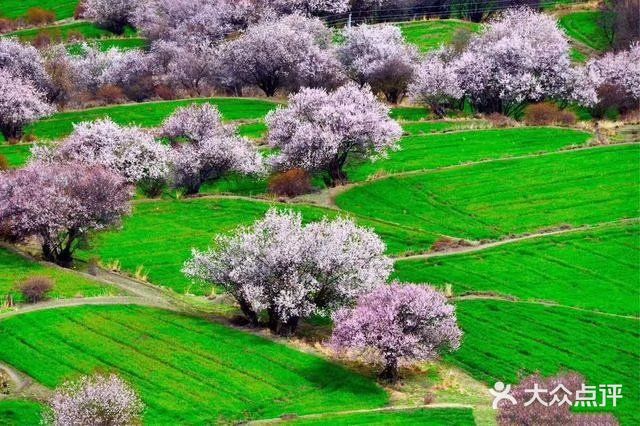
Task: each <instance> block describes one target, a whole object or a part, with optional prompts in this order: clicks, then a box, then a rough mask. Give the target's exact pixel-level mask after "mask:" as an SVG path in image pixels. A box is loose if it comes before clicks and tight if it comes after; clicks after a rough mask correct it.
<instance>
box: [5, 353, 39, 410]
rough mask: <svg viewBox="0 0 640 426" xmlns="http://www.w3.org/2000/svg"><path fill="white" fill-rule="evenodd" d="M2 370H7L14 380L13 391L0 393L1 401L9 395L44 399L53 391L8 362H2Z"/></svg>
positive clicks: (10, 377)
mask: <svg viewBox="0 0 640 426" xmlns="http://www.w3.org/2000/svg"><path fill="white" fill-rule="evenodd" d="M0 371H4V372H6V373H7V374H8V375H9V379H10V380H11V381H12V382H13V388H12V389H11V393H10V394H9V395H6V396H4V395H0V401H1V400H2V399H3V398H7V397H11V398H16V397H18V398H29V399H35V400H38V401H42V400H44V399H45V398H46V397H47V396H48V395H49V394H50V393H51V390H50V389H48V388H46V387H44V386H42V385H41V384H40V383H38V382H36V381H35V380H33V379H32V378H31V377H29V376H27V375H26V374H24V373H23V372H22V371H18V370H16V369H15V368H13V367H12V366H10V365H8V364H5V363H2V362H0Z"/></svg>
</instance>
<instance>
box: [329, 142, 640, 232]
mask: <svg viewBox="0 0 640 426" xmlns="http://www.w3.org/2000/svg"><path fill="white" fill-rule="evenodd" d="M638 155H640V148H639V147H638V146H637V145H633V146H618V147H615V146H614V147H606V148H599V149H591V150H584V151H570V152H565V153H559V154H550V155H545V156H541V157H536V158H528V159H519V160H509V161H494V162H489V163H484V164H477V165H473V166H468V167H460V168H454V169H450V170H443V171H439V172H432V173H422V174H416V175H412V176H404V177H390V178H387V179H383V180H380V181H376V182H373V183H369V184H365V185H362V186H358V187H355V188H353V189H351V190H349V191H347V192H345V193H342V194H340V195H339V196H338V197H337V199H336V203H337V204H338V206H339V207H341V208H342V209H344V210H347V211H351V212H354V213H356V214H366V215H369V216H372V217H377V218H381V219H384V220H385V221H388V222H391V223H396V224H399V225H403V226H406V227H411V228H413V229H421V230H425V231H426V230H429V231H431V232H438V233H442V234H445V235H450V236H456V237H467V238H473V239H481V238H495V237H498V236H501V235H508V234H512V233H515V234H519V233H523V232H531V231H535V230H538V229H541V228H548V227H552V226H558V225H563V224H571V225H584V224H595V223H599V222H606V221H611V220H616V219H621V218H629V217H637V216H638V206H639V205H640V194H639V193H638V190H637V188H638V185H640V175H639V174H638Z"/></svg>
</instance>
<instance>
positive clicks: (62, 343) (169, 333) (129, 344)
mask: <svg viewBox="0 0 640 426" xmlns="http://www.w3.org/2000/svg"><path fill="white" fill-rule="evenodd" d="M0 334H1V335H2V336H3V340H4V341H5V342H6V344H3V345H0V360H2V361H4V362H7V363H10V364H11V365H13V366H14V367H16V368H18V369H19V370H21V371H24V372H25V373H27V374H29V375H30V376H31V377H33V378H34V379H36V380H37V381H39V382H40V383H42V384H44V385H45V386H48V387H54V386H57V385H59V384H60V383H62V382H63V381H64V380H66V379H71V378H74V377H77V376H78V375H81V374H90V373H92V372H95V371H110V372H112V371H113V372H118V373H119V374H120V375H121V376H122V377H124V378H125V379H126V380H128V381H130V383H131V384H132V385H133V386H134V388H135V389H136V390H137V391H138V392H139V394H140V396H141V398H142V400H143V401H144V403H145V404H146V408H147V409H146V412H145V417H144V420H145V422H146V423H148V424H213V423H229V422H231V421H233V420H236V421H237V420H242V419H247V418H260V417H262V418H271V417H277V416H280V415H281V414H284V413H296V414H299V415H302V414H313V413H319V412H328V411H329V412H330V411H342V410H349V409H355V408H357V409H363V408H373V407H379V406H382V405H384V404H385V403H386V402H387V398H388V397H387V395H386V393H385V392H384V391H383V390H382V388H380V387H378V386H377V385H376V384H375V383H374V381H373V380H370V379H367V378H364V377H362V376H359V375H356V374H354V373H351V372H349V371H347V370H345V369H344V368H342V367H339V366H337V365H335V364H332V363H330V362H327V361H325V360H324V359H322V358H318V357H315V356H312V355H309V354H305V353H303V352H300V351H297V350H294V349H290V348H288V347H286V346H284V345H280V344H277V343H274V342H272V341H269V340H266V339H263V338H260V337H256V336H253V335H251V334H248V333H244V332H241V331H236V330H234V329H231V328H228V327H225V326H222V325H218V324H216V323H212V322H209V321H206V320H203V319H197V318H192V317H188V316H181V315H178V314H174V313H170V312H165V311H159V310H153V309H148V308H142V307H134V306H103V307H96V306H93V307H80V308H71V309H57V310H50V311H40V312H35V313H30V314H28V315H21V316H16V317H12V318H9V319H6V320H3V321H0Z"/></svg>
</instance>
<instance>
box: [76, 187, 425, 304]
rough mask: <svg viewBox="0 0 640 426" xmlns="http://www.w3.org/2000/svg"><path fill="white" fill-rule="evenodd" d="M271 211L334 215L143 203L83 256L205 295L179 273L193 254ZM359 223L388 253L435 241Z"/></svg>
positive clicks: (220, 202)
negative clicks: (371, 231)
mask: <svg viewBox="0 0 640 426" xmlns="http://www.w3.org/2000/svg"><path fill="white" fill-rule="evenodd" d="M270 206H277V207H279V208H290V209H294V210H296V211H300V212H301V213H302V214H303V219H304V220H306V221H312V220H318V219H321V218H322V217H323V216H334V215H336V212H335V211H334V210H328V209H323V208H319V207H312V206H305V205H299V204H297V205H294V204H279V203H266V202H260V201H250V200H243V199H228V198H227V199H224V198H223V199H206V198H200V199H190V200H183V201H143V202H139V203H136V204H135V209H134V213H133V215H132V216H131V217H129V218H126V219H125V221H124V226H123V228H122V230H120V231H113V232H106V233H100V234H98V235H96V237H95V239H94V241H93V242H92V246H93V249H92V250H90V252H89V253H84V254H83V256H89V255H91V254H92V255H96V256H99V257H100V258H101V259H102V260H103V261H105V262H111V261H113V260H119V261H120V263H121V265H122V268H123V269H124V270H126V271H129V272H133V271H135V270H136V269H137V268H138V267H143V269H144V271H145V272H146V273H148V277H149V280H150V281H151V282H154V283H158V284H162V285H165V286H168V287H171V288H173V289H174V290H176V291H179V292H185V291H189V292H194V293H203V292H207V291H208V290H207V289H201V288H199V287H198V286H192V285H191V283H190V281H189V280H188V279H186V278H185V277H184V276H183V275H182V273H181V272H180V269H181V268H182V265H183V263H184V261H185V260H187V259H188V258H189V257H190V254H191V248H192V247H198V248H200V249H205V248H207V247H208V246H209V245H210V244H211V242H212V239H213V236H214V235H216V234H218V233H222V232H228V231H231V230H232V229H234V228H235V227H237V226H238V225H249V224H251V223H252V222H254V221H255V220H257V219H259V218H262V217H263V216H264V214H265V212H266V211H267V210H268V209H269V207H270ZM357 221H358V223H360V224H362V225H365V226H368V227H373V228H374V229H375V230H376V231H377V232H378V233H379V234H380V236H381V237H382V238H383V239H384V240H385V242H386V243H387V246H388V251H389V252H390V253H403V252H411V251H419V250H425V249H427V248H428V247H429V246H431V244H432V243H433V242H434V241H435V238H436V237H435V236H434V235H433V234H432V233H430V232H420V231H416V230H413V229H405V228H401V227H394V226H389V225H386V224H385V223H382V222H378V221H375V220H366V219H358V220H357Z"/></svg>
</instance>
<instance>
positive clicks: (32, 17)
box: [25, 7, 56, 25]
mask: <svg viewBox="0 0 640 426" xmlns="http://www.w3.org/2000/svg"><path fill="white" fill-rule="evenodd" d="M25 20H26V21H27V23H28V24H31V25H44V24H50V23H52V22H53V21H55V20H56V14H55V12H52V11H50V10H44V9H42V8H39V7H32V8H31V9H29V10H27V15H26V18H25Z"/></svg>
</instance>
